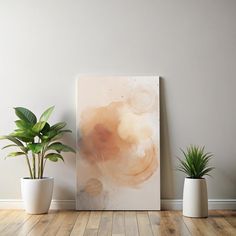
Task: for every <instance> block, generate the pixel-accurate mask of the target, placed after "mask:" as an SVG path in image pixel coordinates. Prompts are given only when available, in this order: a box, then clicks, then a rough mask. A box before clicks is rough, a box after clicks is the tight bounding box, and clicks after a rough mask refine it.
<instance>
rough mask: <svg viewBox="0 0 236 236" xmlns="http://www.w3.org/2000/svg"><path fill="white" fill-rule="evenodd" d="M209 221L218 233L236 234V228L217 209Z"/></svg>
mask: <svg viewBox="0 0 236 236" xmlns="http://www.w3.org/2000/svg"><path fill="white" fill-rule="evenodd" d="M207 222H208V223H210V225H212V227H213V228H214V229H215V230H216V231H217V235H236V229H235V228H234V227H233V226H232V225H231V224H230V223H229V222H228V221H226V219H225V218H223V217H222V215H221V213H220V211H215V212H214V214H211V215H210V216H209V218H208V219H207Z"/></svg>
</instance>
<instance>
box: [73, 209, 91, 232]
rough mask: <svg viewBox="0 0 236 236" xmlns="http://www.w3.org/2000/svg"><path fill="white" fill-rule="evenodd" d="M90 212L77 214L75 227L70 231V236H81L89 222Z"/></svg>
mask: <svg viewBox="0 0 236 236" xmlns="http://www.w3.org/2000/svg"><path fill="white" fill-rule="evenodd" d="M89 215H90V212H88V211H82V212H80V213H79V216H78V217H77V220H76V222H75V225H74V227H73V229H72V231H71V234H70V235H71V236H83V234H84V231H85V228H86V225H87V223H88V220H89Z"/></svg>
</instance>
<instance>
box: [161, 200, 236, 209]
mask: <svg viewBox="0 0 236 236" xmlns="http://www.w3.org/2000/svg"><path fill="white" fill-rule="evenodd" d="M182 205H183V200H182V199H170V200H169V199H162V200H161V209H162V210H182ZM208 208H209V210H236V199H209V200H208Z"/></svg>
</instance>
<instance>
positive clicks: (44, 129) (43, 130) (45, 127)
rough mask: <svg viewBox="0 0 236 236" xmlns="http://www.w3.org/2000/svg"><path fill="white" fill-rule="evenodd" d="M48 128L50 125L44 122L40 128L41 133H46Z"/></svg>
mask: <svg viewBox="0 0 236 236" xmlns="http://www.w3.org/2000/svg"><path fill="white" fill-rule="evenodd" d="M49 130H50V125H49V124H48V123H46V124H45V126H44V127H43V129H42V130H41V133H42V134H46V133H47V132H48V131H49Z"/></svg>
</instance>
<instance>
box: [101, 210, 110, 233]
mask: <svg viewBox="0 0 236 236" xmlns="http://www.w3.org/2000/svg"><path fill="white" fill-rule="evenodd" d="M112 217H113V212H112V211H104V212H102V217H101V221H100V226H99V230H98V236H111V234H112Z"/></svg>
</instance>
